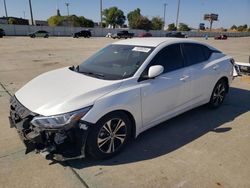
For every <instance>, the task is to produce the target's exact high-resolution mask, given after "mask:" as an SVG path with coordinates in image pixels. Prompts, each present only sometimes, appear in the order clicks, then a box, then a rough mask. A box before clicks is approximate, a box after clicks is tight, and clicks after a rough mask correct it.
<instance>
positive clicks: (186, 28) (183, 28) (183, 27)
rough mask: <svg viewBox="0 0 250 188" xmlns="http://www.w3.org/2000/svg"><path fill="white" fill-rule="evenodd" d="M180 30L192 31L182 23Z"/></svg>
mask: <svg viewBox="0 0 250 188" xmlns="http://www.w3.org/2000/svg"><path fill="white" fill-rule="evenodd" d="M179 30H180V31H190V30H191V29H190V28H189V27H188V25H187V24H184V23H180V24H179Z"/></svg>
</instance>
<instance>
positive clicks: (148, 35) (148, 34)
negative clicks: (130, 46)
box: [138, 32, 152, 37]
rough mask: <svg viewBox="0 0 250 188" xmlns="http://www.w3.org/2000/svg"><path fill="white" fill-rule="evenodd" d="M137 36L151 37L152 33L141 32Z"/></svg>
mask: <svg viewBox="0 0 250 188" xmlns="http://www.w3.org/2000/svg"><path fill="white" fill-rule="evenodd" d="M138 37H152V34H151V33H149V32H142V33H139V34H138Z"/></svg>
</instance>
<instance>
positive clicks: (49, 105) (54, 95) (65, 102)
mask: <svg viewBox="0 0 250 188" xmlns="http://www.w3.org/2000/svg"><path fill="white" fill-rule="evenodd" d="M121 82H122V81H110V80H101V79H97V78H93V77H90V76H86V75H83V74H80V73H77V72H74V71H71V70H69V68H62V69H57V70H54V71H50V72H47V73H44V74H42V75H40V76H38V77H36V78H34V79H33V80H31V81H30V82H28V83H27V84H26V85H24V86H23V87H22V88H21V89H20V90H18V91H17V92H16V94H15V96H16V98H17V100H18V101H19V102H20V103H21V104H22V105H24V106H25V107H26V108H27V109H29V110H30V111H32V112H35V113H37V114H40V115H44V116H51V115H57V114H62V113H67V112H71V111H74V110H78V109H81V108H84V107H87V106H91V105H93V104H94V102H95V100H96V99H98V98H99V97H102V96H103V95H105V94H107V93H109V92H111V91H113V90H115V89H117V88H118V87H119V86H120V84H121Z"/></svg>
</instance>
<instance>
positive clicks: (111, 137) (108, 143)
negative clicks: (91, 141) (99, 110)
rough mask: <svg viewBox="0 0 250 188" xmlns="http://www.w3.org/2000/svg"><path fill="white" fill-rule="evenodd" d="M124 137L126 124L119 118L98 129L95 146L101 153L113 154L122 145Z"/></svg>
mask: <svg viewBox="0 0 250 188" xmlns="http://www.w3.org/2000/svg"><path fill="white" fill-rule="evenodd" d="M126 136H127V126H126V123H125V122H124V121H123V120H122V119H119V118H115V119H111V120H109V121H107V122H106V123H105V124H104V125H103V126H102V128H101V129H100V131H99V133H98V137H97V146H98V148H99V150H100V151H101V152H103V153H107V154H110V153H114V152H116V151H117V150H118V149H119V148H120V147H121V146H122V145H123V144H124V142H125V139H126Z"/></svg>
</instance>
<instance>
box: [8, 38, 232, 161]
mask: <svg viewBox="0 0 250 188" xmlns="http://www.w3.org/2000/svg"><path fill="white" fill-rule="evenodd" d="M234 71H235V70H234V61H233V59H232V58H230V57H228V56H226V55H225V54H223V53H222V52H220V51H219V50H217V49H215V48H213V47H211V46H209V45H207V44H203V43H200V42H196V41H193V40H189V39H177V38H147V39H144V38H140V39H131V40H125V41H118V42H115V43H113V44H111V45H108V46H107V47H105V48H103V49H101V50H100V51H98V52H97V53H96V54H94V55H93V56H91V57H90V58H88V59H87V60H86V61H85V62H83V63H82V64H80V65H79V66H77V67H66V68H61V69H58V70H53V71H50V72H47V73H44V74H42V75H40V76H38V77H37V78H35V79H33V80H31V81H30V82H28V83H27V84H26V85H25V86H23V87H22V88H21V89H20V90H19V91H17V92H16V94H15V95H14V96H13V97H12V98H11V101H10V118H9V119H10V124H11V126H12V127H16V128H17V130H18V133H19V134H20V136H21V138H22V140H23V142H24V144H25V145H26V147H27V151H26V153H28V152H30V151H32V150H34V149H37V150H39V151H40V152H41V154H43V155H45V156H46V158H49V159H51V158H53V159H55V160H68V159H75V158H83V157H85V154H86V153H88V154H89V155H90V156H92V157H94V158H99V159H100V158H107V157H111V156H113V155H115V154H117V153H118V152H120V151H121V150H122V149H123V148H124V146H126V144H127V143H128V141H129V140H130V139H131V138H136V137H137V136H138V135H139V134H140V133H142V132H143V131H145V130H147V129H149V128H151V127H153V126H155V125H157V124H159V123H161V122H163V121H166V120H168V119H170V118H172V117H175V116H177V115H179V114H181V113H183V112H185V111H187V110H190V109H193V108H195V107H198V106H200V105H204V104H208V106H209V107H211V108H217V107H219V106H220V105H221V104H222V103H223V101H224V99H225V97H226V94H227V93H228V91H229V86H230V83H231V82H232V80H233V77H234V74H235V72H234ZM184 123H185V122H184Z"/></svg>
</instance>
